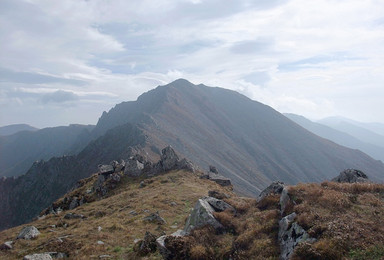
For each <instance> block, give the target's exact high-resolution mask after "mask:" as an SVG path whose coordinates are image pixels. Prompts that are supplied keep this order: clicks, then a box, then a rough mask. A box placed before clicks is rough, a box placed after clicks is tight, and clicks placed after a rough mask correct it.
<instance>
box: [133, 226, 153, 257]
mask: <svg viewBox="0 0 384 260" xmlns="http://www.w3.org/2000/svg"><path fill="white" fill-rule="evenodd" d="M134 250H135V251H136V252H137V253H138V254H139V255H140V256H145V255H148V254H149V253H153V252H155V251H156V237H155V235H153V234H152V233H150V232H148V231H147V232H145V235H144V239H143V240H139V241H137V243H136V244H135V248H134Z"/></svg>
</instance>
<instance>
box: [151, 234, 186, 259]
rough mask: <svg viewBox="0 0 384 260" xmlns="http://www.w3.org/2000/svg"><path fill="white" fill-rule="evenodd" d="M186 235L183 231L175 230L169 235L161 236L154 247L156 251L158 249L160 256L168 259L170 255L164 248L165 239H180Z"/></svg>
mask: <svg viewBox="0 0 384 260" xmlns="http://www.w3.org/2000/svg"><path fill="white" fill-rule="evenodd" d="M185 235H187V233H186V232H185V231H184V230H180V229H179V230H177V231H176V232H174V233H172V234H171V235H169V236H167V235H163V236H160V237H159V238H157V239H156V246H157V249H159V252H160V254H161V255H162V256H163V258H164V259H169V258H170V256H171V255H172V253H171V251H169V250H168V248H167V247H166V243H165V242H166V239H167V238H169V237H182V236H185Z"/></svg>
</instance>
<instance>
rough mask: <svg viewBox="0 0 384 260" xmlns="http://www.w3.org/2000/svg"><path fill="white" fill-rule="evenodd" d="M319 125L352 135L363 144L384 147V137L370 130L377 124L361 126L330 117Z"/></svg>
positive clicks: (350, 121)
mask: <svg viewBox="0 0 384 260" xmlns="http://www.w3.org/2000/svg"><path fill="white" fill-rule="evenodd" d="M318 123H321V124H323V125H327V126H329V127H332V128H334V129H336V130H339V131H342V132H345V133H347V134H350V135H352V136H353V137H356V138H357V139H360V140H361V141H363V142H366V143H371V144H374V145H377V146H381V147H384V135H380V134H378V133H376V132H373V131H371V130H369V129H368V128H369V126H371V127H372V126H375V125H376V124H364V123H360V124H359V123H356V121H353V120H350V119H346V118H342V117H328V118H324V119H322V120H319V121H318ZM377 125H379V126H380V124H377ZM364 126H365V127H364ZM367 126H368V127H367ZM366 127H367V128H366ZM376 129H377V131H380V130H379V128H376Z"/></svg>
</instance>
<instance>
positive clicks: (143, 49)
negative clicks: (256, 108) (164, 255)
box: [0, 0, 384, 127]
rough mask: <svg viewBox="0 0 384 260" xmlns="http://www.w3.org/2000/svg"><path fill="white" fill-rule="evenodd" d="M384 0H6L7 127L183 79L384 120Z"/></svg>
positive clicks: (41, 121)
mask: <svg viewBox="0 0 384 260" xmlns="http://www.w3.org/2000/svg"><path fill="white" fill-rule="evenodd" d="M383 14H384V5H383V4H382V2H381V1H375V0H372V1H369V0H367V1H357V0H348V1H325V0H319V1H316V2H310V1H304V0H291V1H283V0H281V1H280V0H262V1H238V0H236V1H225V4H224V2H223V1H216V0H212V1H203V0H202V1H199V0H191V1H187V0H185V1H143V0H140V1H101V0H100V1H98V0H95V1H77V0H74V1H69V0H63V1H33V0H30V1H18V0H3V1H1V2H0V24H1V27H0V42H1V45H0V57H1V59H0V125H9V124H15V123H27V124H31V125H33V126H36V127H46V126H55V125H66V124H69V123H82V124H95V123H96V122H97V119H98V118H99V117H100V115H101V113H102V112H103V111H104V110H109V109H110V108H111V107H113V106H114V105H115V104H117V103H119V102H122V101H127V100H134V99H136V98H137V97H138V96H139V95H140V94H141V93H143V92H145V91H148V90H149V89H152V88H154V87H156V86H157V85H164V84H166V83H169V82H171V81H173V80H175V79H177V78H186V79H188V80H189V81H191V82H193V83H196V84H198V83H204V84H205V85H209V86H220V87H224V88H228V89H233V90H236V91H239V92H240V93H242V94H245V95H246V96H248V97H250V98H251V99H254V100H257V101H260V102H262V103H264V104H267V105H270V106H272V107H273V108H275V109H276V110H278V111H279V112H289V113H295V114H300V115H304V116H306V117H308V118H311V119H320V118H323V117H327V116H333V115H338V116H344V117H348V118H351V119H354V120H358V121H365V122H368V121H376V122H382V123H383V122H384V109H383V104H382V102H383V98H384V88H383V85H382V84H383V82H384V30H383V29H384V28H383V27H384V16H383Z"/></svg>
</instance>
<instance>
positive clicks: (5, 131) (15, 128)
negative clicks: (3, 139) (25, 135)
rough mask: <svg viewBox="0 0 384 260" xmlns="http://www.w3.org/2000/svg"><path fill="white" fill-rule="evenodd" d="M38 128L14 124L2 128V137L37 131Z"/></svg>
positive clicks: (0, 134)
mask: <svg viewBox="0 0 384 260" xmlns="http://www.w3.org/2000/svg"><path fill="white" fill-rule="evenodd" d="M36 130H38V129H37V128H35V127H33V126H30V125H27V124H14V125H7V126H2V127H0V136H4V135H13V134H16V133H18V132H21V131H36Z"/></svg>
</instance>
